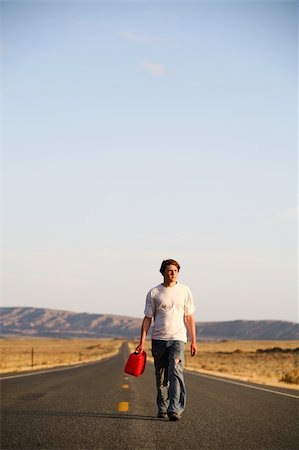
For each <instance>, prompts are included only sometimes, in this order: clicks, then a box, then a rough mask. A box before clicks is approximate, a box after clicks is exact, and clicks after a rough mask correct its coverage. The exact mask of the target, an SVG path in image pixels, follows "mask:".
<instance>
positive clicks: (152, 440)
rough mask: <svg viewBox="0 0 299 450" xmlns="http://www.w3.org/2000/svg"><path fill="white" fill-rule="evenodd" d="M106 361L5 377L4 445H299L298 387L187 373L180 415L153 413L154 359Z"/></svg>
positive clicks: (122, 353) (121, 357)
mask: <svg viewBox="0 0 299 450" xmlns="http://www.w3.org/2000/svg"><path fill="white" fill-rule="evenodd" d="M127 356H128V347H127V346H126V345H125V346H123V347H122V349H121V351H120V352H119V354H118V355H117V356H115V357H113V358H111V359H108V360H106V361H101V362H98V363H93V364H89V365H83V366H80V367H76V368H69V369H66V370H61V369H59V370H48V371H45V372H43V373H42V372H40V373H38V374H34V375H26V376H24V375H21V376H16V377H11V378H8V377H6V376H4V377H2V380H1V382H0V386H1V412H2V420H1V449H44V450H46V449H60V450H63V449H86V450H91V449H130V450H133V449H167V450H174V449H184V450H187V449H213V450H215V449H230V450H231V449H238V450H242V449H248V450H249V449H250V450H253V449H273V450H276V449H288V450H291V449H294V450H295V449H299V436H298V432H297V426H298V406H299V402H298V391H297V392H296V391H292V390H284V389H276V388H262V389H260V388H259V387H258V386H257V385H246V384H245V383H241V382H240V383H238V382H237V383H235V382H229V381H227V380H224V379H223V380H221V379H217V378H214V377H207V376H201V375H198V374H192V373H186V375H185V379H186V385H187V391H188V398H187V408H186V411H185V414H184V416H183V418H182V420H180V421H179V422H169V421H168V420H165V419H157V417H156V413H157V411H156V406H155V378H154V369H153V365H152V364H150V363H148V364H147V367H146V371H145V373H144V374H143V375H142V376H141V377H140V378H134V377H131V376H128V377H127V376H126V375H125V374H124V372H123V367H124V364H125V361H126V359H127Z"/></svg>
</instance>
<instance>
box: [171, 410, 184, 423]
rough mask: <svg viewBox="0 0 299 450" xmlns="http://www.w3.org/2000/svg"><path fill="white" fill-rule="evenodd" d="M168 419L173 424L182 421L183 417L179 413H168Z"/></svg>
mask: <svg viewBox="0 0 299 450" xmlns="http://www.w3.org/2000/svg"><path fill="white" fill-rule="evenodd" d="M168 418H169V420H170V421H171V422H176V421H177V420H180V419H181V416H180V415H179V414H178V413H175V412H171V413H168Z"/></svg>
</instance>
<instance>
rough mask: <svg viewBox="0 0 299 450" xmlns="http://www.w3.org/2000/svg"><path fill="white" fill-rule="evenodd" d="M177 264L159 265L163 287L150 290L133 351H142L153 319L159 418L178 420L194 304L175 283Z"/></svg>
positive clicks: (183, 398) (183, 397) (183, 400)
mask: <svg viewBox="0 0 299 450" xmlns="http://www.w3.org/2000/svg"><path fill="white" fill-rule="evenodd" d="M179 270H180V265H179V263H178V262H177V261H175V260H174V259H167V260H165V261H163V262H162V264H161V268H160V273H161V274H162V275H163V278H164V281H163V283H162V284H159V285H158V286H156V287H154V288H153V289H151V290H150V291H149V293H148V294H147V297H146V304H145V310H144V315H145V317H144V319H143V323H142V327H141V336H140V343H139V345H138V346H137V348H136V351H139V352H141V351H143V349H144V342H145V338H146V335H147V332H148V329H149V327H150V325H151V321H152V319H154V326H153V330H152V354H153V357H154V362H155V370H156V384H157V406H158V417H160V418H165V419H166V418H169V420H171V421H176V420H180V418H181V415H182V413H183V411H184V409H185V404H186V387H185V382H184V374H183V367H184V350H185V345H186V342H187V330H186V327H187V329H188V332H189V337H190V340H191V356H194V355H195V354H196V351H197V347H196V333H195V321H194V318H193V312H194V309H195V308H194V304H193V298H192V293H191V291H190V289H189V288H188V287H187V286H185V285H184V284H181V283H178V282H177V277H178V273H179Z"/></svg>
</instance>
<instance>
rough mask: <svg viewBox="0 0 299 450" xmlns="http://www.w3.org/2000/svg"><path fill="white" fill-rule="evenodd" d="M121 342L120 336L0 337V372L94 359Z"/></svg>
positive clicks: (107, 354)
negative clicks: (114, 337) (69, 337)
mask: <svg viewBox="0 0 299 450" xmlns="http://www.w3.org/2000/svg"><path fill="white" fill-rule="evenodd" d="M123 342H125V340H122V339H52V338H5V339H2V340H0V353H1V360H0V373H2V374H3V373H8V372H23V371H27V370H38V369H44V368H50V367H59V366H65V365H73V364H80V363H86V362H89V361H98V360H101V359H103V358H107V357H110V356H113V355H115V354H116V353H117V352H118V350H119V348H120V346H121V345H122V344H123ZM32 349H33V355H32ZM32 356H33V358H32ZM32 362H33V366H32Z"/></svg>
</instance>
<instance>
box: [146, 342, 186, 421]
mask: <svg viewBox="0 0 299 450" xmlns="http://www.w3.org/2000/svg"><path fill="white" fill-rule="evenodd" d="M184 350H185V342H183V341H161V340H157V339H153V340H152V354H153V357H154V362H155V369H156V383H157V406H158V411H161V412H168V413H171V412H175V413H178V414H182V412H183V411H184V409H185V405H186V386H185V382H184V373H183V367H184Z"/></svg>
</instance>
